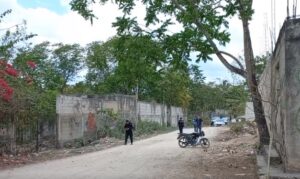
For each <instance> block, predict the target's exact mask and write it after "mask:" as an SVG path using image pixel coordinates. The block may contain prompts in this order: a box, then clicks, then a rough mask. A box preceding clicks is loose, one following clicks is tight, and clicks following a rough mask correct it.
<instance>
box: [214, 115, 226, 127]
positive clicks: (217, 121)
mask: <svg viewBox="0 0 300 179" xmlns="http://www.w3.org/2000/svg"><path fill="white" fill-rule="evenodd" d="M224 125H225V122H224V120H223V119H222V118H220V117H219V116H216V117H213V118H212V120H211V126H224Z"/></svg>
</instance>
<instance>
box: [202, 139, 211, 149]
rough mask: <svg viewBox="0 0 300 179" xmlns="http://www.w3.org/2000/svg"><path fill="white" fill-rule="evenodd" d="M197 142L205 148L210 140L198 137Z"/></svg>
mask: <svg viewBox="0 0 300 179" xmlns="http://www.w3.org/2000/svg"><path fill="white" fill-rule="evenodd" d="M199 143H200V145H201V147H202V148H205V149H207V148H209V146H210V142H209V140H208V139H207V138H202V139H200V141H199Z"/></svg>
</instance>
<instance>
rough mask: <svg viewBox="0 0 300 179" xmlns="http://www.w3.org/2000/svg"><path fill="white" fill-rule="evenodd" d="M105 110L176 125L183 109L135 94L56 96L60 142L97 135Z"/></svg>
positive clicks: (61, 143)
mask: <svg viewBox="0 0 300 179" xmlns="http://www.w3.org/2000/svg"><path fill="white" fill-rule="evenodd" d="M104 110H111V111H113V112H114V113H117V114H118V115H119V116H120V117H121V118H123V119H124V120H125V119H129V120H132V121H135V120H136V119H138V118H139V119H140V120H142V121H154V122H157V123H159V124H161V125H162V124H164V123H165V124H166V123H167V121H168V122H169V124H170V125H172V126H176V125H177V120H178V118H179V117H184V116H183V110H182V109H181V108H178V107H167V106H166V105H162V104H158V103H154V102H152V103H148V102H142V101H139V102H138V103H137V104H136V99H135V97H134V96H126V95H117V94H115V95H105V96H94V97H88V96H65V95H61V96H58V97H57V100H56V113H57V131H58V136H57V138H58V143H59V144H60V146H62V145H63V144H64V143H65V142H67V141H71V140H74V139H81V138H83V139H91V138H95V137H96V135H97V128H98V127H99V126H100V125H101V121H99V120H103V118H104V117H105V116H102V114H103V113H102V112H103V111H104Z"/></svg>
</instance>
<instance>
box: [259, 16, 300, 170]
mask: <svg viewBox="0 0 300 179" xmlns="http://www.w3.org/2000/svg"><path fill="white" fill-rule="evenodd" d="M299 49H300V19H288V20H286V21H285V23H284V25H283V27H282V29H281V31H280V35H279V38H278V41H277V44H276V47H275V51H274V52H273V55H272V58H271V61H270V64H268V65H267V68H266V69H265V71H264V74H263V76H262V78H261V81H260V85H259V90H260V92H261V94H262V98H263V100H264V102H263V106H264V110H265V115H266V118H267V122H268V127H269V131H270V133H271V134H272V135H273V136H274V143H275V144H274V147H275V148H276V150H277V151H278V153H279V154H280V156H281V159H282V160H283V163H284V169H285V171H291V172H300V142H299V139H300V60H299V58H300V50H299Z"/></svg>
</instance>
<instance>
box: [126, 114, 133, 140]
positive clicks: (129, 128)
mask: <svg viewBox="0 0 300 179" xmlns="http://www.w3.org/2000/svg"><path fill="white" fill-rule="evenodd" d="M124 129H125V145H127V140H128V137H130V142H131V145H132V144H133V133H132V130H133V125H132V123H131V122H130V121H129V120H126V122H125V125H124Z"/></svg>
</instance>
